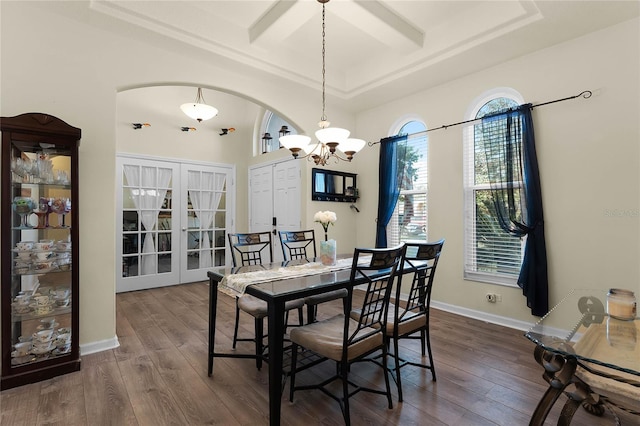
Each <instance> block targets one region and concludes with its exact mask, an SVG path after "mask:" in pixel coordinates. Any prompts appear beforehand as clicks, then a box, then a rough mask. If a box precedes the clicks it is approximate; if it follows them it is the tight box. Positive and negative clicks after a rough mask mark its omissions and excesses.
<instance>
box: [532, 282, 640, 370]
mask: <svg viewBox="0 0 640 426" xmlns="http://www.w3.org/2000/svg"><path fill="white" fill-rule="evenodd" d="M525 336H526V337H527V338H528V339H530V340H531V341H533V342H534V343H536V344H537V345H540V346H542V347H543V348H544V349H546V350H548V351H551V352H555V353H558V354H562V355H569V356H575V357H576V358H577V359H578V360H579V361H584V362H589V363H593V364H598V365H602V366H605V367H608V368H612V369H615V370H618V371H622V372H625V373H629V374H632V375H636V376H640V342H638V339H639V338H640V319H639V318H638V317H637V316H636V318H635V319H634V320H619V319H615V318H612V317H610V316H609V314H608V313H607V292H606V291H604V290H580V289H576V290H573V291H572V292H571V293H569V294H568V295H567V296H566V297H565V298H564V299H563V300H562V301H561V302H560V303H558V304H557V305H556V306H555V307H554V308H553V309H551V310H550V311H549V312H548V313H547V314H546V315H545V316H544V317H543V318H542V319H540V321H538V323H536V324H535V325H534V326H533V327H532V328H531V329H530V330H529V331H527V332H526V333H525Z"/></svg>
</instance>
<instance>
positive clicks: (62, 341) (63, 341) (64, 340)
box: [56, 333, 71, 346]
mask: <svg viewBox="0 0 640 426" xmlns="http://www.w3.org/2000/svg"><path fill="white" fill-rule="evenodd" d="M69 343H71V333H65V334H60V335H58V337H57V338H56V346H65V345H68V344H69Z"/></svg>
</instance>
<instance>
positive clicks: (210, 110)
mask: <svg viewBox="0 0 640 426" xmlns="http://www.w3.org/2000/svg"><path fill="white" fill-rule="evenodd" d="M180 109H181V110H182V112H184V113H185V114H187V116H188V117H191V118H193V119H194V120H198V121H202V120H209V119H211V118H213V117H215V116H216V115H218V110H217V109H216V108H214V107H212V106H211V105H207V104H206V103H205V101H204V96H202V88H200V87H198V94H197V95H196V100H195V101H194V102H190V103H186V104H182V105H180Z"/></svg>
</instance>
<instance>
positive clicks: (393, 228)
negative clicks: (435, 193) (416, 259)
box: [387, 115, 429, 247]
mask: <svg viewBox="0 0 640 426" xmlns="http://www.w3.org/2000/svg"><path fill="white" fill-rule="evenodd" d="M412 121H415V122H418V123H420V124H422V125H423V126H424V129H425V130H427V126H426V124H425V123H424V121H423V120H422V119H421V118H419V117H417V116H415V115H407V116H404V117H402V118H401V119H400V120H398V121H397V122H396V123H395V124H394V126H393V128H392V129H393V131H392V132H391V134H392V135H398V134H399V133H400V131H401V130H402V128H403V127H404V126H405V125H406V124H408V123H410V122H412ZM425 144H426V145H427V146H426V152H427V159H426V160H427V164H426V168H427V171H426V175H427V184H426V185H425V188H424V190H420V189H413V190H404V191H400V195H422V194H424V200H425V204H426V207H425V210H426V211H425V218H426V219H425V224H424V227H425V229H424V234H425V237H424V239H416V238H402V236H401V235H400V229H399V228H400V227H399V226H398V215H399V209H398V205H399V202H396V206H395V208H394V210H393V215H392V216H391V219H390V220H389V224H388V225H387V246H389V247H393V246H395V245H398V244H400V243H401V242H410V241H411V242H426V241H428V235H429V233H428V230H429V194H428V191H429V169H428V155H429V154H428V151H429V139H428V137H427V136H426V134H425ZM399 199H400V198H399V197H398V200H399Z"/></svg>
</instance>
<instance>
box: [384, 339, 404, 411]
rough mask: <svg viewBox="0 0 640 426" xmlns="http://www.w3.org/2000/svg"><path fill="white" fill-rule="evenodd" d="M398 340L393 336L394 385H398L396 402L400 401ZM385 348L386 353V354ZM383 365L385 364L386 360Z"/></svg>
mask: <svg viewBox="0 0 640 426" xmlns="http://www.w3.org/2000/svg"><path fill="white" fill-rule="evenodd" d="M398 340H399V339H396V338H393V359H394V364H395V371H396V385H397V386H398V402H402V376H401V375H400V352H399V350H400V349H399V345H398ZM388 352H389V351H388V350H387V354H388ZM384 365H387V364H386V362H385V364H384Z"/></svg>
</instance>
